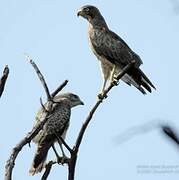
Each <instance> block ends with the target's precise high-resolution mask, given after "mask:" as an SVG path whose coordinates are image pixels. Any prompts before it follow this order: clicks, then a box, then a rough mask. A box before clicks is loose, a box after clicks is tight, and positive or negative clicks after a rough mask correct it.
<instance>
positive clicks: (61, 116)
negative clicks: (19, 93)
mask: <svg viewBox="0 0 179 180" xmlns="http://www.w3.org/2000/svg"><path fill="white" fill-rule="evenodd" d="M44 114H45V111H44V110H43V108H42V109H41V110H40V111H39V112H38V113H37V117H36V122H35V125H36V124H38V123H39V122H41V121H42V120H43V117H44ZM70 115H71V107H70V105H69V104H66V103H60V104H59V103H56V104H55V105H54V107H53V111H52V114H51V115H50V117H49V119H48V120H47V122H46V123H45V125H44V127H43V129H42V130H41V131H40V132H39V133H38V134H37V135H36V137H35V138H34V139H33V141H34V142H35V143H39V142H40V141H42V140H43V138H45V137H46V136H47V135H48V136H49V135H53V134H55V133H57V134H58V135H60V136H61V135H62V134H63V133H64V130H65V129H67V128H68V126H69V120H70Z"/></svg>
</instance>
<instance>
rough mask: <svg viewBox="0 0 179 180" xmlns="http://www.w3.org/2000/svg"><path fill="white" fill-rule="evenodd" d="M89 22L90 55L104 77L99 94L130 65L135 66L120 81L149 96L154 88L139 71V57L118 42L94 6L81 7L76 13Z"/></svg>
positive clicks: (123, 43) (118, 38)
mask: <svg viewBox="0 0 179 180" xmlns="http://www.w3.org/2000/svg"><path fill="white" fill-rule="evenodd" d="M77 15H78V16H82V17H83V18H85V19H87V20H88V22H89V28H88V36H89V42H90V46H91V49H92V51H93V52H94V54H95V55H96V57H97V59H98V60H99V61H100V63H101V68H102V72H103V76H104V83H103V86H102V93H103V92H104V90H105V87H106V84H107V82H109V81H110V80H111V81H113V80H114V81H115V80H116V76H117V75H118V74H119V73H120V72H121V70H122V69H123V68H124V67H125V66H126V65H127V64H129V63H131V62H133V61H134V62H135V63H134V66H133V68H131V69H130V70H129V71H128V72H127V73H126V74H125V75H124V76H123V77H122V80H123V81H124V82H125V83H127V84H128V85H133V86H135V87H136V88H137V89H138V90H139V91H141V92H142V93H143V94H146V91H145V90H147V91H149V92H151V87H152V88H154V89H155V87H154V85H153V84H152V83H151V81H150V80H149V79H148V78H147V76H146V75H145V74H144V73H143V72H142V70H141V69H140V68H139V66H140V65H141V64H143V62H142V60H141V58H140V57H139V55H137V54H136V53H135V52H134V51H132V50H131V48H130V47H129V46H128V45H127V44H126V43H125V41H124V40H123V39H121V38H120V37H119V36H118V35H117V34H115V33H114V32H113V31H111V30H110V29H109V27H108V26H107V24H106V22H105V19H104V18H103V16H102V15H101V13H100V11H99V9H97V8H96V7H94V6H91V5H86V6H83V7H81V8H80V9H79V10H78V13H77Z"/></svg>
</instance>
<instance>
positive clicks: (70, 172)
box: [68, 61, 135, 180]
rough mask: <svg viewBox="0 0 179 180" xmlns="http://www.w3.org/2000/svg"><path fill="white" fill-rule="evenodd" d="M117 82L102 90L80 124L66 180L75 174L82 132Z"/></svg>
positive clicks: (124, 71) (125, 70)
mask: <svg viewBox="0 0 179 180" xmlns="http://www.w3.org/2000/svg"><path fill="white" fill-rule="evenodd" d="M134 63H135V61H133V62H132V63H130V64H128V65H127V66H125V67H124V68H123V70H122V71H121V72H120V73H119V75H118V76H117V78H116V79H117V80H119V79H121V78H122V77H123V75H124V74H125V73H126V72H127V71H128V70H129V69H130V68H132V67H133V65H134ZM116 85H117V83H116V81H113V82H112V83H111V84H110V86H109V87H108V88H107V89H106V90H105V91H104V93H103V94H102V95H101V96H100V98H99V99H98V100H97V102H96V103H95V105H94V106H93V108H92V109H91V111H90V112H89V114H88V116H87V118H86V120H85V122H84V124H83V125H82V127H81V129H80V132H79V134H78V137H77V140H76V143H75V146H74V148H73V152H72V153H71V159H70V161H69V166H68V180H74V176H75V166H76V161H77V154H78V150H79V147H80V144H81V142H82V139H83V136H84V133H85V131H86V129H87V127H88V124H89V122H90V121H91V119H92V117H93V115H94V113H95V111H96V110H97V108H98V106H99V105H100V104H101V103H102V101H103V100H104V99H105V98H106V97H107V94H108V92H109V91H110V90H111V89H112V88H113V87H114V86H116Z"/></svg>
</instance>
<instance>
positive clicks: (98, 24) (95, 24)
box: [89, 15, 108, 29]
mask: <svg viewBox="0 0 179 180" xmlns="http://www.w3.org/2000/svg"><path fill="white" fill-rule="evenodd" d="M89 27H90V28H94V29H101V28H105V29H108V26H107V24H106V22H105V20H104V18H103V16H102V15H100V16H98V18H93V19H89Z"/></svg>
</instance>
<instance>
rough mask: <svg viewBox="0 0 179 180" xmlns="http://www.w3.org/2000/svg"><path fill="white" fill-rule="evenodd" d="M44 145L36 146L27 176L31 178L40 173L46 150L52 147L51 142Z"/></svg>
mask: <svg viewBox="0 0 179 180" xmlns="http://www.w3.org/2000/svg"><path fill="white" fill-rule="evenodd" d="M44 143H45V142H44ZM44 143H43V144H40V145H38V146H37V151H36V153H35V156H34V159H33V162H32V166H31V168H30V170H29V175H31V176H33V175H35V174H36V173H39V172H41V171H42V169H43V168H44V166H45V161H46V158H47V154H48V150H49V149H50V147H51V146H52V143H51V142H47V143H45V144H44Z"/></svg>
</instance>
